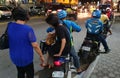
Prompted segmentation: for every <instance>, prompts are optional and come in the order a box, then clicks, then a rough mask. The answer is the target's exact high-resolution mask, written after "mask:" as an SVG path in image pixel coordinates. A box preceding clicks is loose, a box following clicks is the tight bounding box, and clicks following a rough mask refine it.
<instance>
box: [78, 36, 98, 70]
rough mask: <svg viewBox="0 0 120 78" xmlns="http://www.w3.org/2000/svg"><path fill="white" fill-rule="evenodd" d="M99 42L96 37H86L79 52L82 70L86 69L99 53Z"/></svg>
mask: <svg viewBox="0 0 120 78" xmlns="http://www.w3.org/2000/svg"><path fill="white" fill-rule="evenodd" d="M99 44H100V42H99V41H98V40H96V39H95V38H90V37H86V38H85V39H84V41H83V43H82V45H81V47H80V49H79V52H78V55H79V57H80V64H81V68H82V70H86V69H87V68H88V67H89V65H90V64H91V63H92V62H93V61H94V60H95V59H96V57H97V56H98V55H99V52H98V51H99Z"/></svg>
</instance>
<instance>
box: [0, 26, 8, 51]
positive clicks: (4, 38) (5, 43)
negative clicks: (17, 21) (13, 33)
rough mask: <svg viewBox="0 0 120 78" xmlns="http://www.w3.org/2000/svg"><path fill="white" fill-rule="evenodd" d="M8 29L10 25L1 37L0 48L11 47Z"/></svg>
mask: <svg viewBox="0 0 120 78" xmlns="http://www.w3.org/2000/svg"><path fill="white" fill-rule="evenodd" d="M7 29H8V26H7V28H6V30H5V32H4V33H3V34H2V36H1V37H0V50H3V49H8V48H9V42H8V34H7Z"/></svg>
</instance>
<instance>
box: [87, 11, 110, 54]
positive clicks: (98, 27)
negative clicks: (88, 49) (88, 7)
mask: <svg viewBox="0 0 120 78" xmlns="http://www.w3.org/2000/svg"><path fill="white" fill-rule="evenodd" d="M100 17H101V11H100V10H94V11H93V13H92V18H90V19H88V20H87V21H86V23H85V26H86V28H87V37H95V38H96V39H98V40H99V41H100V42H101V43H102V44H103V46H104V49H105V52H106V53H107V52H110V49H109V47H108V45H107V42H106V40H105V39H104V37H103V35H102V34H101V33H102V31H103V23H102V21H101V20H100Z"/></svg>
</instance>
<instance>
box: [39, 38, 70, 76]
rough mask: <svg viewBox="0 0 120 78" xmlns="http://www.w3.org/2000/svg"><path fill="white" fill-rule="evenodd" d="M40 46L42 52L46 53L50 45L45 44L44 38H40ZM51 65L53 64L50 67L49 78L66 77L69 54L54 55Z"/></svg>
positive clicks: (68, 66) (68, 69)
mask: <svg viewBox="0 0 120 78" xmlns="http://www.w3.org/2000/svg"><path fill="white" fill-rule="evenodd" d="M40 48H41V50H42V52H43V54H46V53H47V51H48V50H49V48H50V45H47V44H46V41H45V40H41V41H40ZM53 65H54V66H53V68H52V69H51V70H52V72H51V75H50V77H49V78H67V76H68V72H69V71H70V65H71V61H70V56H69V55H68V56H59V57H58V56H54V57H53Z"/></svg>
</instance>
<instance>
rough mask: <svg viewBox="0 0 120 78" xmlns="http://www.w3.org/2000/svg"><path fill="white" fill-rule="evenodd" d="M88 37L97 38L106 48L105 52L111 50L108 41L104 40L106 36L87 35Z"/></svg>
mask: <svg viewBox="0 0 120 78" xmlns="http://www.w3.org/2000/svg"><path fill="white" fill-rule="evenodd" d="M87 37H90V38H91V37H92V38H96V39H97V40H98V41H100V42H101V43H102V45H103V46H104V49H105V51H107V50H108V49H109V48H108V45H107V42H106V39H105V38H104V36H103V35H102V34H89V33H87Z"/></svg>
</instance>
